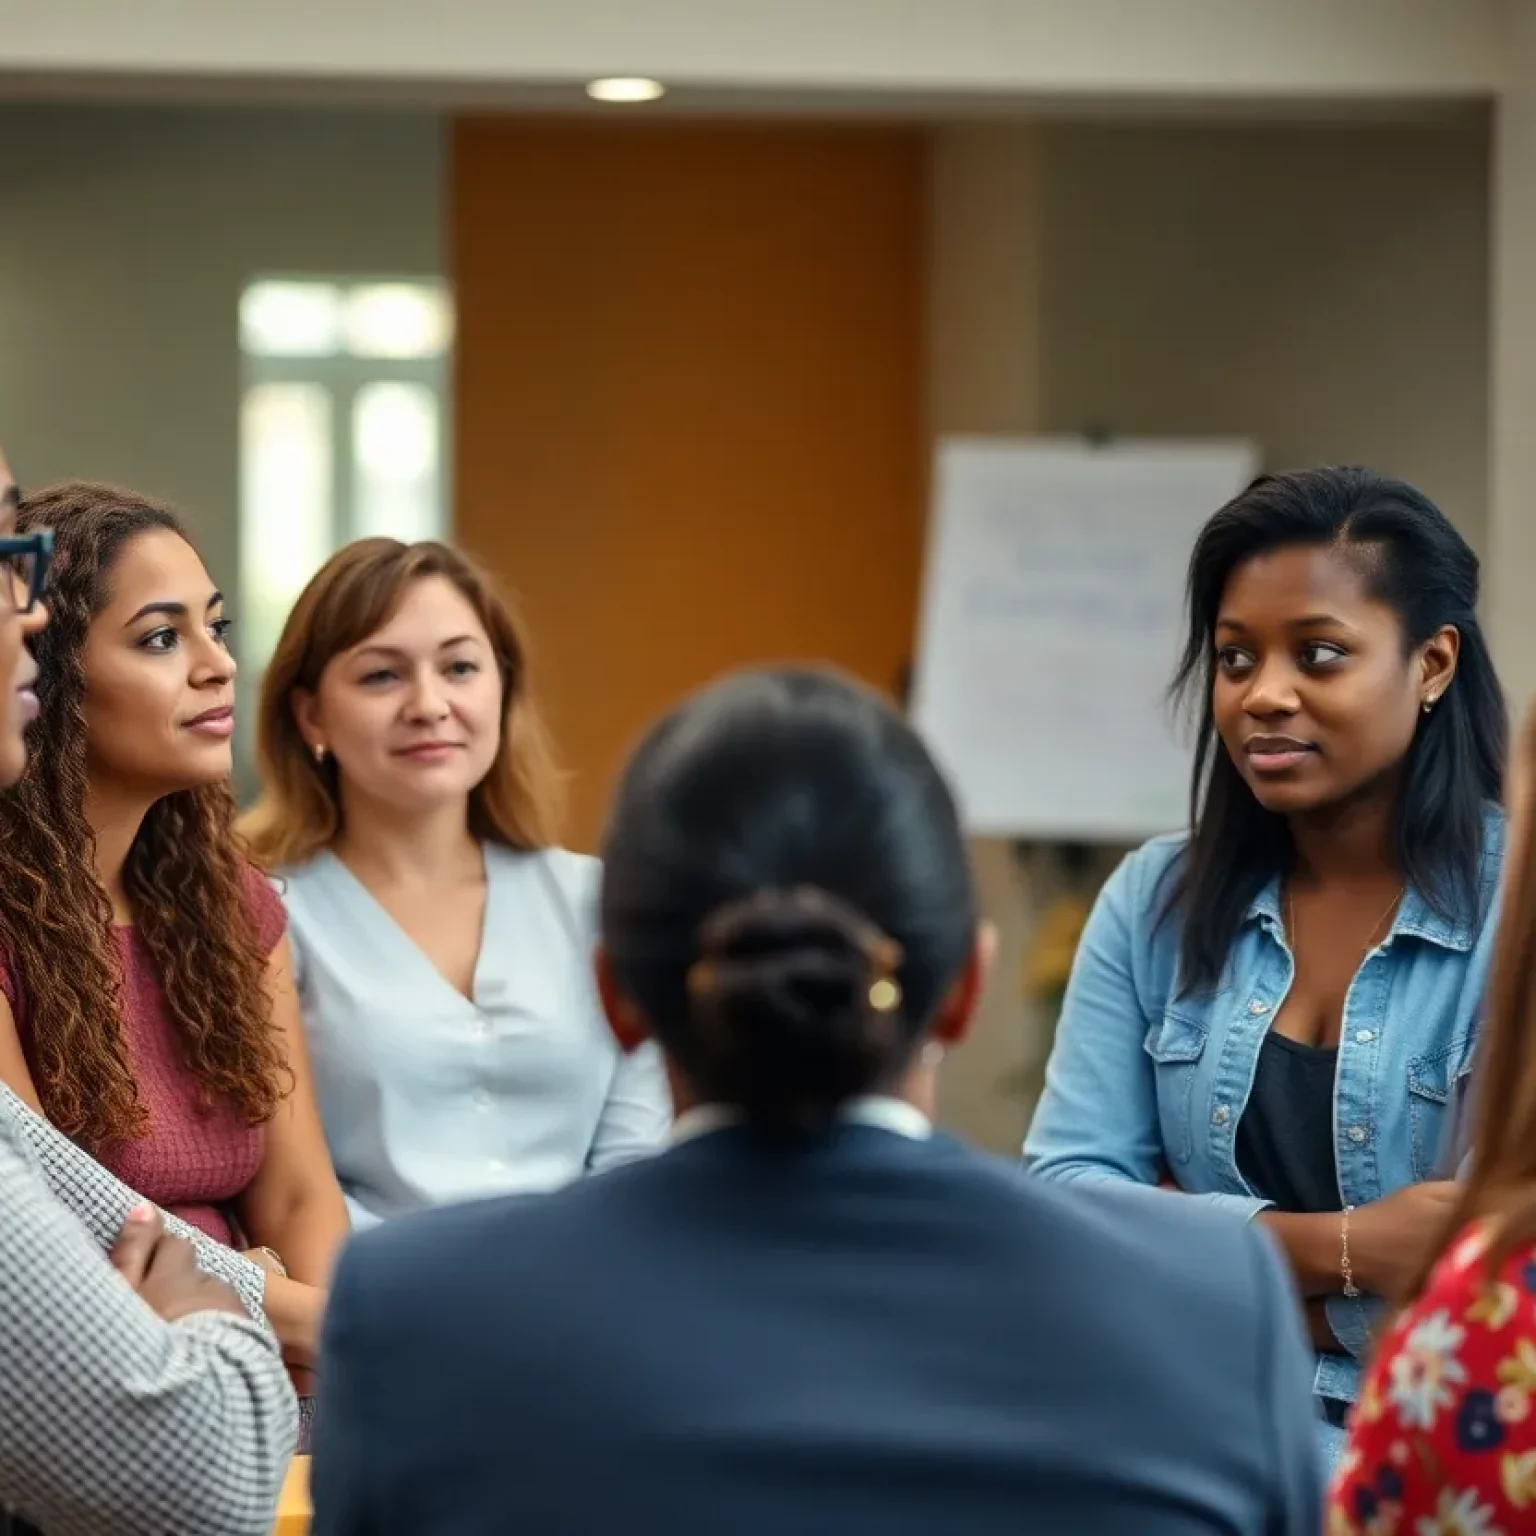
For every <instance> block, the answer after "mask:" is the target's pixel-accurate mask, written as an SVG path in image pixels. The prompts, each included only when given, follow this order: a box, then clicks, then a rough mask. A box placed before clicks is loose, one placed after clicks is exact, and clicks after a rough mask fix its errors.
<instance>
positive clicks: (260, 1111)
mask: <svg viewBox="0 0 1536 1536" xmlns="http://www.w3.org/2000/svg"><path fill="white" fill-rule="evenodd" d="M16 526H17V529H18V530H19V531H21V532H23V533H25V532H27V531H29V530H31V529H35V528H51V529H52V530H53V537H54V555H53V565H52V567H51V573H50V581H49V589H48V597H47V601H48V609H49V614H50V622H49V624H48V627H47V629H45V630H43V631H42V632H41V633H40V634H39V635H38V636H37V637H36V638H35V639H34V640H32V641H31V645H32V647H33V650H34V652H35V653H36V656H37V697H38V704H39V706H40V709H39V714H38V718H37V723H36V724H35V725H34V726H33V727H32V729H31V731H30V732H29V733H28V736H29V746H30V751H29V752H28V763H27V770H26V773H25V774H24V775H23V776H22V779H21V782H20V783H19V784H18V785H17V786H16V787H15V789H14V790H12V791H11V792H10V793H9V794H6V795H3V796H0V842H3V844H4V847H5V879H4V881H3V882H0V954H3V955H4V957H5V960H6V963H7V964H8V965H9V966H10V968H11V971H12V973H13V974H14V975H15V977H16V979H17V981H18V982H19V984H20V986H21V989H22V991H23V993H24V994H25V997H26V1014H27V1018H26V1027H27V1030H28V1032H29V1034H30V1037H31V1039H30V1045H31V1049H30V1052H29V1063H30V1065H31V1068H32V1075H33V1078H34V1079H35V1081H36V1084H37V1092H38V1097H39V1098H40V1099H41V1100H42V1105H43V1109H44V1111H45V1112H46V1114H47V1116H48V1118H49V1119H50V1120H51V1121H52V1122H53V1123H54V1124H55V1125H56V1126H58V1128H59V1129H60V1130H61V1131H63V1132H65V1134H66V1135H68V1136H71V1137H73V1138H74V1139H75V1140H77V1141H80V1142H82V1143H83V1144H84V1145H85V1146H86V1147H87V1148H89V1149H91V1150H92V1151H97V1150H100V1149H101V1148H103V1147H106V1146H110V1145H113V1144H116V1143H121V1142H124V1141H130V1140H133V1139H135V1138H137V1137H139V1136H142V1135H144V1134H145V1132H146V1130H147V1128H148V1124H149V1120H148V1115H147V1112H146V1110H145V1108H144V1103H143V1099H142V1097H141V1094H140V1091H139V1083H138V1080H137V1078H136V1077H135V1075H134V1067H133V1058H132V1054H131V1052H130V1050H129V1048H128V1045H127V1042H126V1041H125V1040H124V1038H123V1026H122V1018H121V1014H122V1006H123V986H124V978H123V970H122V961H121V958H120V956H119V953H118V946H117V943H116V940H115V939H114V938H113V934H112V903H111V901H110V900H109V899H108V897H107V893H106V892H105V891H104V890H103V889H102V887H101V884H100V882H99V881H98V880H97V878H96V864H95V857H94V854H95V836H94V833H93V832H92V830H91V824H90V821H89V819H88V817H87V815H86V806H87V804H88V802H89V799H90V790H91V780H90V770H89V764H88V761H87V756H86V742H85V737H86V731H85V700H86V676H85V646H86V640H87V637H88V635H89V633H90V628H91V623H92V620H93V619H94V618H95V617H96V615H97V614H98V613H99V612H100V611H101V610H102V608H104V607H105V606H106V605H107V603H108V602H109V601H110V598H111V590H112V579H113V572H114V571H115V570H116V567H117V562H118V560H119V558H120V557H121V555H122V553H123V551H124V550H125V549H126V548H127V547H128V546H129V545H130V544H131V543H132V542H133V541H134V540H135V539H137V538H139V537H140V536H142V535H144V534H148V533H173V534H175V535H176V536H177V537H179V538H182V539H185V538H186V533H185V531H184V530H183V529H182V526H181V524H180V522H179V521H178V520H177V518H176V517H175V515H174V514H173V513H172V512H171V511H170V509H169V508H167V507H165V506H163V505H161V503H159V502H157V501H152V500H150V499H149V498H147V497H144V496H139V495H136V494H135V493H134V492H132V491H124V490H118V489H115V488H114V487H112V486H106V485H92V484H86V483H81V482H74V483H71V484H67V485H58V486H54V487H52V488H50V489H47V490H43V491H38V492H35V493H34V494H32V495H31V496H28V497H27V499H26V500H25V501H24V502H23V503H22V507H21V515H20V516H19V517H18V518H17V520H16ZM234 814H235V802H234V799H233V797H232V796H231V794H230V792H229V787H228V785H226V784H206V785H204V786H202V787H201V788H199V789H188V790H182V791H179V792H178V793H175V794H170V795H166V796H165V797H164V798H163V799H161V800H158V801H156V802H155V804H154V805H153V806H152V807H151V808H150V810H149V813H148V814H147V815H146V816H145V818H144V821H143V824H142V825H141V826H140V828H139V831H138V834H137V835H136V836H135V838H134V840H133V844H132V846H131V847H130V848H129V850H128V857H127V861H126V862H125V863H124V865H123V886H124V888H125V890H126V891H127V894H128V899H129V901H130V902H131V903H132V906H133V915H134V921H135V925H136V927H137V929H138V933H139V937H140V939H141V940H142V941H143V944H144V948H145V950H146V951H147V952H148V956H149V961H150V966H151V968H152V970H153V972H154V975H155V978H156V979H157V980H158V981H159V983H160V985H161V987H162V989H163V991H164V993H165V1011H166V1015H167V1017H168V1018H169V1020H170V1022H171V1025H172V1027H173V1029H174V1030H175V1033H176V1038H177V1044H178V1046H179V1047H180V1050H181V1054H182V1056H183V1059H184V1060H185V1061H186V1063H187V1065H188V1066H189V1067H190V1068H191V1069H192V1072H193V1074H194V1075H195V1077H196V1078H197V1080H198V1083H199V1084H200V1086H201V1087H202V1088H204V1089H205V1090H206V1091H207V1092H208V1094H209V1095H210V1097H212V1098H216V1099H221V1100H223V1101H224V1102H226V1103H230V1104H233V1105H234V1106H235V1107H236V1109H237V1110H238V1111H239V1113H240V1114H241V1115H242V1117H243V1118H244V1120H245V1121H246V1123H247V1124H249V1125H260V1124H263V1123H264V1122H266V1121H268V1120H270V1119H271V1118H272V1115H273V1114H274V1112H275V1111H276V1109H277V1107H278V1105H279V1103H280V1102H281V1101H282V1099H283V1097H284V1096H285V1095H286V1093H287V1092H288V1090H289V1087H290V1086H291V1082H292V1079H291V1076H290V1075H289V1071H288V1066H287V1061H286V1058H285V1055H284V1052H283V1050H282V1047H281V1043H280V1041H279V1040H278V1037H277V1036H276V1035H275V1034H274V1032H273V1029H272V1011H271V1000H270V998H269V997H268V995H267V982H266V956H265V955H264V954H263V953H262V949H261V944H260V939H259V936H258V934H257V930H256V924H255V921H254V919H253V917H252V914H251V905H250V881H251V870H250V866H249V865H248V864H247V862H246V860H245V858H244V856H243V854H242V852H241V848H240V844H239V842H238V840H237V839H236V837H235V834H234V830H233V821H234Z"/></svg>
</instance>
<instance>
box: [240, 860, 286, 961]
mask: <svg viewBox="0 0 1536 1536" xmlns="http://www.w3.org/2000/svg"><path fill="white" fill-rule="evenodd" d="M240 873H241V879H242V881H243V884H244V891H245V903H246V909H247V911H248V912H249V913H250V915H251V921H252V922H253V923H255V925H256V938H257V941H258V942H259V943H260V945H261V952H262V954H263V955H270V954H271V953H272V951H273V950H274V949H276V948H277V946H278V942H279V941H280V940H281V939H282V937H283V934H284V933H285V932H286V931H287V928H288V913H287V910H286V908H285V907H284V906H283V899H282V897H281V896H279V895H278V893H277V891H276V889H275V888H274V887H273V884H272V882H271V881H270V880H269V879H268V878H267V876H266V874H265V873H264V872H263V871H262V870H261V869H260V868H259V867H258V866H257V865H255V864H252V863H251V862H250V861H249V860H247V861H246V862H245V864H244V865H243V866H242V868H241V872H240Z"/></svg>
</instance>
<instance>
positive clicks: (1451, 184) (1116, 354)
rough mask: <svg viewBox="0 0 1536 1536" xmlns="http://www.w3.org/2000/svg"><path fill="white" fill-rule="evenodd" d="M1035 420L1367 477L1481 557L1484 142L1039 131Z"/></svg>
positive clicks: (1331, 131) (1390, 133)
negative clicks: (1413, 488) (1330, 465)
mask: <svg viewBox="0 0 1536 1536" xmlns="http://www.w3.org/2000/svg"><path fill="white" fill-rule="evenodd" d="M1045 167H1046V170H1045V186H1044V198H1043V205H1042V218H1043V221H1044V230H1045V234H1044V258H1043V259H1044V268H1045V277H1044V301H1043V307H1042V316H1043V320H1042V324H1043V327H1044V331H1043V342H1042V354H1043V355H1042V363H1041V367H1042V377H1043V381H1044V383H1043V421H1044V424H1045V426H1046V427H1047V428H1048V429H1050V430H1063V431H1075V430H1079V429H1081V428H1082V427H1084V426H1086V425H1088V424H1090V423H1094V424H1102V425H1105V426H1108V427H1111V428H1113V429H1114V430H1116V431H1118V432H1122V433H1128V434H1129V433H1138V432H1146V433H1163V434H1172V433H1207V434H1210V433H1217V434H1225V433H1232V434H1237V435H1244V434H1251V435H1252V436H1253V437H1255V438H1256V439H1257V441H1258V443H1259V445H1260V447H1261V448H1262V450H1263V452H1264V456H1265V460H1266V463H1267V464H1268V466H1269V467H1280V468H1283V467H1287V466H1290V465H1295V464H1303V463H1318V462H1338V461H1341V460H1342V461H1346V462H1353V463H1362V462H1363V463H1367V464H1372V465H1374V466H1376V467H1379V468H1382V469H1389V470H1391V471H1393V472H1395V473H1397V474H1401V475H1403V476H1405V477H1406V478H1407V479H1409V480H1412V481H1414V482H1416V483H1417V484H1419V485H1421V486H1422V487H1423V488H1424V489H1425V490H1427V491H1428V492H1429V493H1430V494H1431V495H1432V496H1434V497H1435V498H1436V499H1437V500H1438V501H1439V502H1440V504H1441V505H1442V507H1443V508H1444V509H1445V511H1446V512H1447V513H1448V514H1449V515H1450V516H1451V517H1452V518H1453V519H1454V520H1455V521H1456V522H1457V523H1458V524H1459V526H1460V527H1461V528H1462V530H1463V531H1464V533H1465V534H1466V535H1467V537H1468V538H1469V540H1471V542H1472V543H1473V545H1474V546H1475V547H1479V548H1480V547H1482V545H1483V543H1484V541H1485V532H1486V523H1487V431H1488V365H1489V359H1488V336H1487V315H1488V211H1487V198H1488V140H1487V131H1486V127H1485V126H1484V125H1483V124H1480V123H1479V124H1471V125H1468V126H1465V127H1440V128H1433V129H1431V128H1395V129H1384V128H1379V129H1365V128H1338V127H1334V128H1321V127H1313V128H1292V129H1287V130H1281V129H1256V128H1236V127H1226V128H1220V129H1217V128H1209V127H1207V128H1187V129H1186V128H1171V127H1164V128H1148V127H1138V128H1134V129H1133V128H1129V127H1127V128H1123V129H1120V128H1088V127H1059V128H1052V129H1049V130H1047V133H1046V147H1045Z"/></svg>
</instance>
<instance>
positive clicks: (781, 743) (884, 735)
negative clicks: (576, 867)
mask: <svg viewBox="0 0 1536 1536" xmlns="http://www.w3.org/2000/svg"><path fill="white" fill-rule="evenodd" d="M975 924H976V917H975V909H974V903H973V896H972V888H971V877H970V869H969V865H968V862H967V858H966V849H965V842H964V838H963V836H962V834H961V830H960V822H959V817H958V815H957V814H956V810H955V803H954V800H953V799H952V797H951V795H950V791H949V789H948V787H947V786H946V784H945V782H944V780H943V778H942V777H941V776H940V774H939V771H938V770H937V768H936V767H935V766H934V763H933V760H932V758H930V757H929V755H928V752H927V750H926V748H924V746H923V744H922V742H921V741H919V739H918V737H917V735H916V733H915V732H914V731H913V730H912V729H911V727H909V726H908V725H907V724H906V723H905V722H904V721H903V720H902V719H901V718H900V717H899V716H898V715H897V714H896V713H895V711H894V710H892V709H891V708H890V707H889V706H888V705H886V704H885V703H884V702H883V701H882V700H880V699H879V698H877V697H876V696H875V695H874V694H873V693H871V692H869V691H868V690H867V689H865V688H863V687H862V686H861V685H859V684H857V683H854V682H851V681H849V680H847V679H845V678H842V677H840V676H837V675H835V674H832V673H828V672H817V671H802V670H793V669H775V670H765V671H755V672H746V673H742V674H739V675H737V676H734V677H731V678H727V679H726V680H725V681H723V682H720V683H717V684H715V685H714V686H713V687H710V688H708V689H706V690H704V691H703V692H702V693H700V694H697V695H695V696H694V697H693V698H692V699H690V700H688V701H687V702H686V703H684V704H683V705H682V706H681V707H680V708H678V709H677V710H676V711H674V712H673V713H672V714H670V715H668V716H667V717H666V718H665V719H663V720H662V721H661V722H660V723H659V724H658V725H656V726H654V727H653V728H652V729H651V731H650V733H649V734H648V735H647V736H646V738H645V739H644V741H643V742H642V743H641V745H640V747H639V749H638V750H637V751H636V753H635V755H634V757H633V758H632V759H631V760H630V763H629V765H628V767H627V769H626V770H625V773H624V775H623V778H622V781H621V783H620V786H619V790H618V794H617V797H616V799H615V802H614V806H613V810H612V813H611V816H610V820H609V823H608V828H607V833H606V836H605V838H604V842H603V894H602V942H603V948H604V950H605V952H606V954H607V956H608V959H609V963H610V965H611V967H612V971H613V976H614V979H615V981H616V983H617V985H618V987H619V989H620V990H621V991H622V992H623V993H624V995H625V996H626V997H627V998H629V999H630V1001H631V1002H633V1003H634V1004H635V1005H636V1006H637V1007H638V1008H639V1010H640V1011H641V1013H642V1014H643V1015H644V1016H645V1019H646V1022H647V1023H648V1024H649V1026H650V1028H651V1030H652V1032H653V1033H654V1035H655V1036H656V1038H657V1040H658V1041H659V1042H660V1043H661V1045H662V1047H663V1048H664V1049H665V1051H666V1052H667V1054H668V1055H669V1056H670V1057H671V1058H672V1060H673V1061H674V1062H675V1063H676V1064H677V1065H678V1067H679V1068H680V1069H681V1070H682V1072H683V1073H684V1074H685V1075H686V1076H687V1078H688V1080H689V1082H690V1084H691V1085H692V1086H693V1088H694V1090H695V1091H696V1092H697V1093H698V1094H700V1095H701V1096H702V1097H703V1098H705V1099H706V1100H708V1101H710V1102H715V1103H723V1104H730V1105H734V1106H736V1107H737V1108H739V1109H740V1110H742V1111H744V1112H745V1114H746V1117H747V1119H748V1121H749V1123H750V1124H751V1125H752V1126H754V1127H755V1128H756V1129H758V1130H760V1131H764V1132H771V1133H774V1134H777V1135H781V1136H789V1137H792V1138H793V1137H803V1136H805V1135H808V1134H811V1133H814V1132H817V1131H819V1130H821V1129H824V1128H825V1127H826V1126H827V1125H828V1124H829V1123H830V1121H831V1120H832V1118H833V1116H834V1115H835V1113H836V1110H837V1108H838V1106H839V1104H841V1103H842V1102H844V1101H845V1100H846V1099H848V1098H851V1097H855V1096H857V1095H859V1094H862V1093H868V1092H872V1091H879V1090H880V1089H882V1088H888V1087H890V1086H891V1085H893V1084H894V1083H895V1082H896V1081H898V1080H899V1078H900V1077H901V1075H902V1074H903V1072H904V1071H905V1069H906V1067H907V1066H908V1064H909V1063H910V1061H911V1059H912V1057H913V1053H914V1051H915V1049H916V1047H917V1043H918V1041H919V1040H920V1039H921V1038H922V1036H923V1034H924V1033H925V1031H926V1030H927V1028H928V1026H929V1024H930V1022H931V1021H932V1018H933V1015H934V1013H935V1011H936V1010H937V1008H938V1006H939V1003H940V1001H941V1000H942V999H943V997H944V995H945V993H946V991H947V990H948V988H949V987H950V985H951V984H952V983H953V981H954V980H955V979H956V978H957V976H958V975H959V974H960V972H961V970H962V968H963V966H964V964H965V961H966V958H967V956H968V954H969V953H970V949H971V944H972V939H973V936H974V932H975Z"/></svg>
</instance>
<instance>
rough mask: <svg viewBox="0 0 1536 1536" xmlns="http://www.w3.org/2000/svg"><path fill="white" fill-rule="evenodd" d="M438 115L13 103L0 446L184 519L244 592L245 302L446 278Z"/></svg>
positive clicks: (33, 467) (35, 470) (7, 132)
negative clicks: (358, 277) (166, 504)
mask: <svg viewBox="0 0 1536 1536" xmlns="http://www.w3.org/2000/svg"><path fill="white" fill-rule="evenodd" d="M441 192H442V168H441V130H440V127H439V125H438V121H437V119H436V118H435V117H433V116H431V115H426V114H421V115H417V114H408V115H378V114H373V113H365V112H351V113H321V112H265V111H261V112H257V111H238V110H217V111H216V110H206V111H205V110H193V109H176V108H164V109H148V108H110V109H108V108H97V109H92V108H81V107H71V108H64V107H52V106H38V105H32V106H9V107H6V108H3V109H0V209H3V214H0V440H3V441H4V443H5V445H6V447H7V449H8V450H9V452H10V454H11V457H12V460H13V462H14V464H15V465H16V471H17V473H18V474H19V475H21V476H23V477H24V483H38V482H41V481H44V480H50V479H57V478H62V477H65V476H73V475H85V476H91V477H100V478H106V479H113V480H119V481H122V482H125V483H127V484H130V485H133V486H136V487H139V488H142V489H145V490H150V491H153V492H157V493H159V494H161V495H164V496H167V497H170V498H172V499H173V500H175V501H176V502H178V503H179V504H181V505H182V506H183V507H184V508H185V509H186V511H187V512H188V514H189V516H190V518H191V519H192V521H193V522H194V524H195V526H196V531H197V533H198V535H199V537H200V539H201V542H202V543H203V545H204V549H205V555H206V557H207V559H208V563H209V565H210V567H211V568H212V569H213V571H214V572H215V573H216V575H217V576H218V578H219V579H220V581H221V582H223V583H225V584H226V586H227V589H228V590H231V591H233V590H234V589H235V583H236V581H237V572H236V570H235V558H236V552H237V548H238V539H237V537H236V512H237V507H238V472H237V471H238V466H237V444H238V432H239V379H240V360H239V346H238V337H237V328H236V316H237V308H238V304H239V297H240V290H241V288H242V286H243V284H244V283H245V281H246V279H247V278H248V277H250V276H251V275H253V274H255V273H258V272H264V271H279V272H282V271H287V272H333V271H334V272H354V271H355V272H362V273H370V272H380V273H399V274H402V275H409V274H416V273H435V272H439V271H441V269H442V253H441V238H442V204H441Z"/></svg>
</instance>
